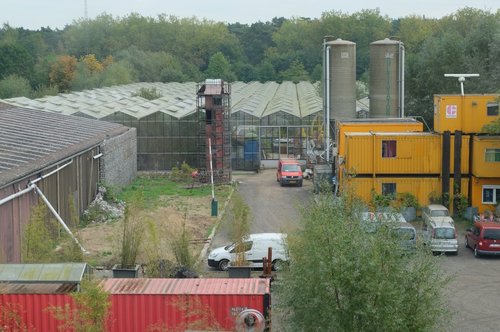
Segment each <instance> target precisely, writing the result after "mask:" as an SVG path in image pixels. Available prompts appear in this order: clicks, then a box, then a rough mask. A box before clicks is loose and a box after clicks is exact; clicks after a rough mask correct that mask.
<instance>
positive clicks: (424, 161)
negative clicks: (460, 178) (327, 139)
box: [342, 133, 469, 175]
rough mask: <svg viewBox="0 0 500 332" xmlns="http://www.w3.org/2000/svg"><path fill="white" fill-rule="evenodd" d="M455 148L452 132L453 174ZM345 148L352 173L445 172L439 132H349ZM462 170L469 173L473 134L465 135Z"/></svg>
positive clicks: (451, 164) (349, 170) (462, 150)
mask: <svg viewBox="0 0 500 332" xmlns="http://www.w3.org/2000/svg"><path fill="white" fill-rule="evenodd" d="M454 148H455V140H454V137H453V136H452V137H451V139H450V173H451V174H453V172H454ZM391 149H392V150H391ZM344 150H345V152H346V153H345V156H344V157H343V158H342V161H343V165H342V167H343V168H344V169H345V170H346V172H347V173H348V174H351V175H354V174H372V175H373V174H375V175H376V174H419V175H420V174H423V175H424V174H427V175H429V174H441V165H442V163H441V158H442V137H441V136H440V135H436V134H431V133H346V135H345V149H344ZM388 150H391V151H388ZM461 173H462V174H467V173H469V136H462V149H461Z"/></svg>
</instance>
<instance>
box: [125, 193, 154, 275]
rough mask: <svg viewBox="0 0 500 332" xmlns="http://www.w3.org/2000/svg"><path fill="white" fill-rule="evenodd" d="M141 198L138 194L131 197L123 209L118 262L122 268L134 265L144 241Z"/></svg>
mask: <svg viewBox="0 0 500 332" xmlns="http://www.w3.org/2000/svg"><path fill="white" fill-rule="evenodd" d="M142 201H143V197H142V195H140V194H137V195H135V196H134V197H132V199H131V200H129V201H128V202H127V205H126V207H125V215H124V217H123V229H122V239H121V253H120V259H121V260H120V262H121V267H122V268H129V267H132V266H134V265H135V264H136V260H137V255H138V253H139V249H140V247H141V244H142V240H143V239H144V230H145V224H146V223H147V222H148V220H147V217H146V216H145V215H143V214H141V209H140V208H141V206H143V202H142Z"/></svg>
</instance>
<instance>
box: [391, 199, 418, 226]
mask: <svg viewBox="0 0 500 332" xmlns="http://www.w3.org/2000/svg"><path fill="white" fill-rule="evenodd" d="M396 201H397V205H398V207H399V209H400V210H401V213H402V214H403V216H404V217H405V219H406V221H414V220H415V219H416V217H417V209H418V208H419V204H418V199H417V197H416V196H415V195H413V194H412V193H409V192H404V193H398V194H397V196H396Z"/></svg>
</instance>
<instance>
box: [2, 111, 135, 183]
mask: <svg viewBox="0 0 500 332" xmlns="http://www.w3.org/2000/svg"><path fill="white" fill-rule="evenodd" d="M0 119H1V120H0V188H1V187H2V186H4V185H6V184H8V183H11V182H13V181H15V180H17V179H20V178H23V177H26V176H29V175H30V174H33V173H36V172H38V171H40V170H42V169H44V168H46V167H48V166H51V165H53V164H54V163H57V162H60V161H63V160H65V159H67V158H70V157H71V156H73V155H74V154H77V153H79V152H82V151H85V150H86V149H89V148H92V147H94V146H96V145H98V144H100V143H101V142H102V141H104V140H105V139H106V138H107V137H112V136H116V135H118V134H121V133H123V132H125V131H127V130H128V128H127V127H124V126H122V125H120V124H115V123H109V122H104V121H95V120H92V119H86V118H83V117H76V116H67V115H63V114H55V113H52V112H41V111H37V110H33V109H27V108H22V107H17V106H13V105H8V104H5V103H2V102H0Z"/></svg>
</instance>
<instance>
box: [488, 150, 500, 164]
mask: <svg viewBox="0 0 500 332" xmlns="http://www.w3.org/2000/svg"><path fill="white" fill-rule="evenodd" d="M485 155H486V158H485V160H486V161H492V162H494V161H500V149H486V153H485Z"/></svg>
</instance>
